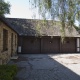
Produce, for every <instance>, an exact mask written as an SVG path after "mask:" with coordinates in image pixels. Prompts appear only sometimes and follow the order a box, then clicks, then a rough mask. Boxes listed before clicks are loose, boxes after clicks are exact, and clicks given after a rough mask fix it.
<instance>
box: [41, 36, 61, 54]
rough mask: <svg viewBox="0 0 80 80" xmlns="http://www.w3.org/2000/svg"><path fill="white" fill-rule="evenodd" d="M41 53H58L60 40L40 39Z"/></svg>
mask: <svg viewBox="0 0 80 80" xmlns="http://www.w3.org/2000/svg"><path fill="white" fill-rule="evenodd" d="M41 41H42V45H41V49H42V53H54V52H56V53H58V52H59V51H60V39H59V38H52V39H51V37H46V38H42V40H41Z"/></svg>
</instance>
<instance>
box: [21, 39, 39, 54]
mask: <svg viewBox="0 0 80 80" xmlns="http://www.w3.org/2000/svg"><path fill="white" fill-rule="evenodd" d="M23 41H24V42H23V49H22V52H23V53H40V39H39V38H24V40H23Z"/></svg>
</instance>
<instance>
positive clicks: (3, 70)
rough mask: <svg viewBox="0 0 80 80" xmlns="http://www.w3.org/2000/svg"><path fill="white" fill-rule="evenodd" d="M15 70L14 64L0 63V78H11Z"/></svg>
mask: <svg viewBox="0 0 80 80" xmlns="http://www.w3.org/2000/svg"><path fill="white" fill-rule="evenodd" d="M17 70H18V69H17V66H16V65H0V80H13V78H14V76H15V75H16V73H17Z"/></svg>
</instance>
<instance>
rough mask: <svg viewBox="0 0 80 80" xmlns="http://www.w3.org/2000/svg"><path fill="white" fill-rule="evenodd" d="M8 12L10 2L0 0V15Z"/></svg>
mask: <svg viewBox="0 0 80 80" xmlns="http://www.w3.org/2000/svg"><path fill="white" fill-rule="evenodd" d="M9 12H10V4H9V3H8V2H5V1H4V0H0V16H4V14H8V13H9Z"/></svg>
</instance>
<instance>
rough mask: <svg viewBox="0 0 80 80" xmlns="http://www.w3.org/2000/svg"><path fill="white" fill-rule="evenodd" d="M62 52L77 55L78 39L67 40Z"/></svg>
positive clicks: (62, 46)
mask: <svg viewBox="0 0 80 80" xmlns="http://www.w3.org/2000/svg"><path fill="white" fill-rule="evenodd" d="M61 52H63V53H69V52H70V53H75V52H76V39H75V38H66V39H65V41H64V43H61Z"/></svg>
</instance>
